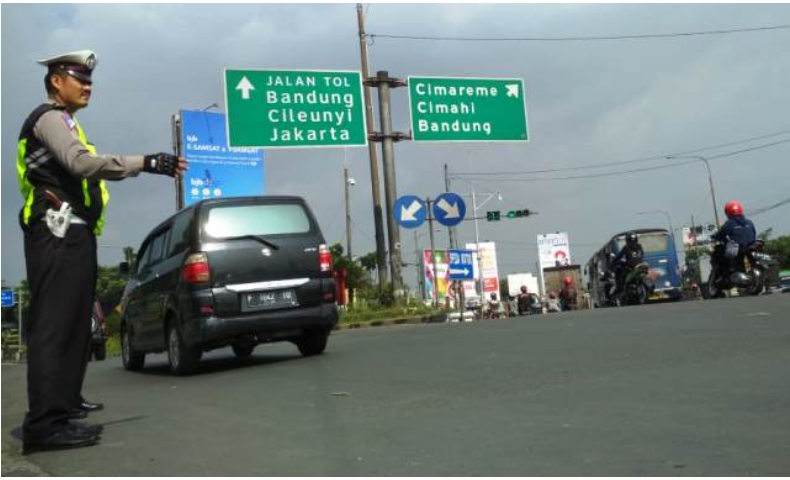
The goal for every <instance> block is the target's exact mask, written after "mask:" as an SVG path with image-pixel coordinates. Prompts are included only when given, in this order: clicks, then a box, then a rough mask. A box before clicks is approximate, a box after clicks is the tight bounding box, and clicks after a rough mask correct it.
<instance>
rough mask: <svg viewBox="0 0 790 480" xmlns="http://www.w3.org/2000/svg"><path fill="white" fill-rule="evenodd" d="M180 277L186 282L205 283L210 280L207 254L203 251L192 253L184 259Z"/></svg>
mask: <svg viewBox="0 0 790 480" xmlns="http://www.w3.org/2000/svg"><path fill="white" fill-rule="evenodd" d="M181 277H182V278H183V279H184V281H185V282H187V283H205V282H208V281H209V280H211V272H210V270H209V267H208V256H207V255H206V254H205V253H203V252H199V253H193V254H191V255H190V256H188V257H187V258H186V260H184V266H183V267H182V269H181Z"/></svg>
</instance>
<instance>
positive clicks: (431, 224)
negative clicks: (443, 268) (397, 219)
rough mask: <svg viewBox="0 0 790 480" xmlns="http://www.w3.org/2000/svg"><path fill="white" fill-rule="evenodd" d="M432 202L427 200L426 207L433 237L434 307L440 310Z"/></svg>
mask: <svg viewBox="0 0 790 480" xmlns="http://www.w3.org/2000/svg"><path fill="white" fill-rule="evenodd" d="M432 203H433V202H432V201H431V198H430V197H426V198H425V205H426V207H427V208H426V210H427V214H428V231H429V233H430V237H431V263H432V264H433V305H434V306H435V307H436V308H439V275H438V273H439V272H438V270H437V268H436V244H435V243H434V241H433V214H432V213H433V212H432V210H431V204H432Z"/></svg>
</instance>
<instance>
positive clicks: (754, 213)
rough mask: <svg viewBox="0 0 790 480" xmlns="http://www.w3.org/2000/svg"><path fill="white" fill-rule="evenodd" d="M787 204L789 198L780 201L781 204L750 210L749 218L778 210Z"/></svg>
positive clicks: (789, 200) (789, 201)
mask: <svg viewBox="0 0 790 480" xmlns="http://www.w3.org/2000/svg"><path fill="white" fill-rule="evenodd" d="M788 203H790V198H786V199H784V200H782V201H781V202H776V203H774V204H773V205H769V206H767V207H763V208H758V209H756V210H752V211H751V212H749V216H750V217H755V216H757V215H762V214H763V213H765V212H770V211H771V210H773V209H775V208H779V207H781V206H783V205H787V204H788Z"/></svg>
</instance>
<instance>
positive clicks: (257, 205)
mask: <svg viewBox="0 0 790 480" xmlns="http://www.w3.org/2000/svg"><path fill="white" fill-rule="evenodd" d="M121 308H122V314H121V325H120V330H121V356H122V359H123V364H124V366H125V367H126V368H127V369H129V370H139V369H141V368H142V367H143V365H144V363H145V355H146V354H147V353H153V352H162V351H167V354H168V360H169V363H170V370H171V371H172V372H173V373H175V374H187V373H191V372H193V371H194V370H196V369H197V367H198V364H199V361H200V358H201V356H202V353H203V352H205V351H209V350H212V349H216V348H220V347H224V346H227V345H230V346H232V347H233V352H234V353H235V354H236V356H238V357H240V358H244V357H248V356H250V355H251V354H252V352H253V349H254V348H255V346H256V345H258V344H259V343H264V342H278V341H290V342H293V343H294V344H296V346H297V347H298V348H299V351H300V352H301V353H302V355H304V356H309V355H318V354H320V353H322V352H323V351H324V349H325V348H326V345H327V339H328V337H329V333H330V331H331V330H332V328H333V327H334V326H335V325H336V324H337V321H338V314H337V305H336V304H335V281H334V279H333V275H332V256H331V254H330V252H329V249H328V248H327V246H326V244H325V241H324V237H323V235H322V234H321V230H320V229H319V227H318V223H317V222H316V220H315V217H314V216H313V214H312V212H311V211H310V209H309V207H308V206H307V204H306V203H305V201H304V200H303V199H302V198H299V197H285V196H283V197H275V196H264V197H238V198H223V199H210V200H204V201H201V202H198V203H195V204H193V205H191V206H190V207H189V208H186V209H184V210H182V211H180V212H178V213H177V214H175V215H174V216H172V217H170V218H168V219H167V220H165V221H164V222H163V223H162V224H160V225H159V226H157V227H156V228H155V229H154V230H153V231H152V232H151V233H150V234H149V235H148V236H147V237H146V238H145V240H144V241H143V243H142V246H141V247H140V250H139V254H138V261H137V265H136V266H135V268H134V269H133V272H132V274H131V278H130V280H129V283H128V284H127V286H126V290H125V291H124V295H123V300H122V302H121Z"/></svg>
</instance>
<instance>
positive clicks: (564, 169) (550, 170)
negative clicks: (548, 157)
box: [451, 130, 790, 178]
mask: <svg viewBox="0 0 790 480" xmlns="http://www.w3.org/2000/svg"><path fill="white" fill-rule="evenodd" d="M788 133H790V130H782V131H780V132H775V133H769V134H766V135H758V136H756V137H751V138H745V139H743V140H737V141H734V142H727V143H721V144H718V145H712V146H709V147H703V148H697V149H694V150H686V151H682V152H676V153H670V154H669V155H654V156H651V157H644V158H637V159H634V160H621V161H617V162H607V163H597V164H586V165H577V166H573V167H557V168H547V169H543V170H521V171H510V172H468V173H454V174H452V175H451V177H453V178H460V177H465V176H481V177H486V176H496V175H520V174H525V175H526V174H538V173H554V172H567V171H575V170H589V169H596V168H604V167H613V166H616V165H627V164H631V163H643V162H650V161H653V160H666V157H672V156H679V155H688V154H691V153H699V152H704V151H705V150H715V149H718V148H724V147H731V146H733V145H740V144H742V143H749V142H753V141H756V140H763V139H766V138H771V137H777V136H779V135H785V134H788ZM710 158H713V157H710Z"/></svg>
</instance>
